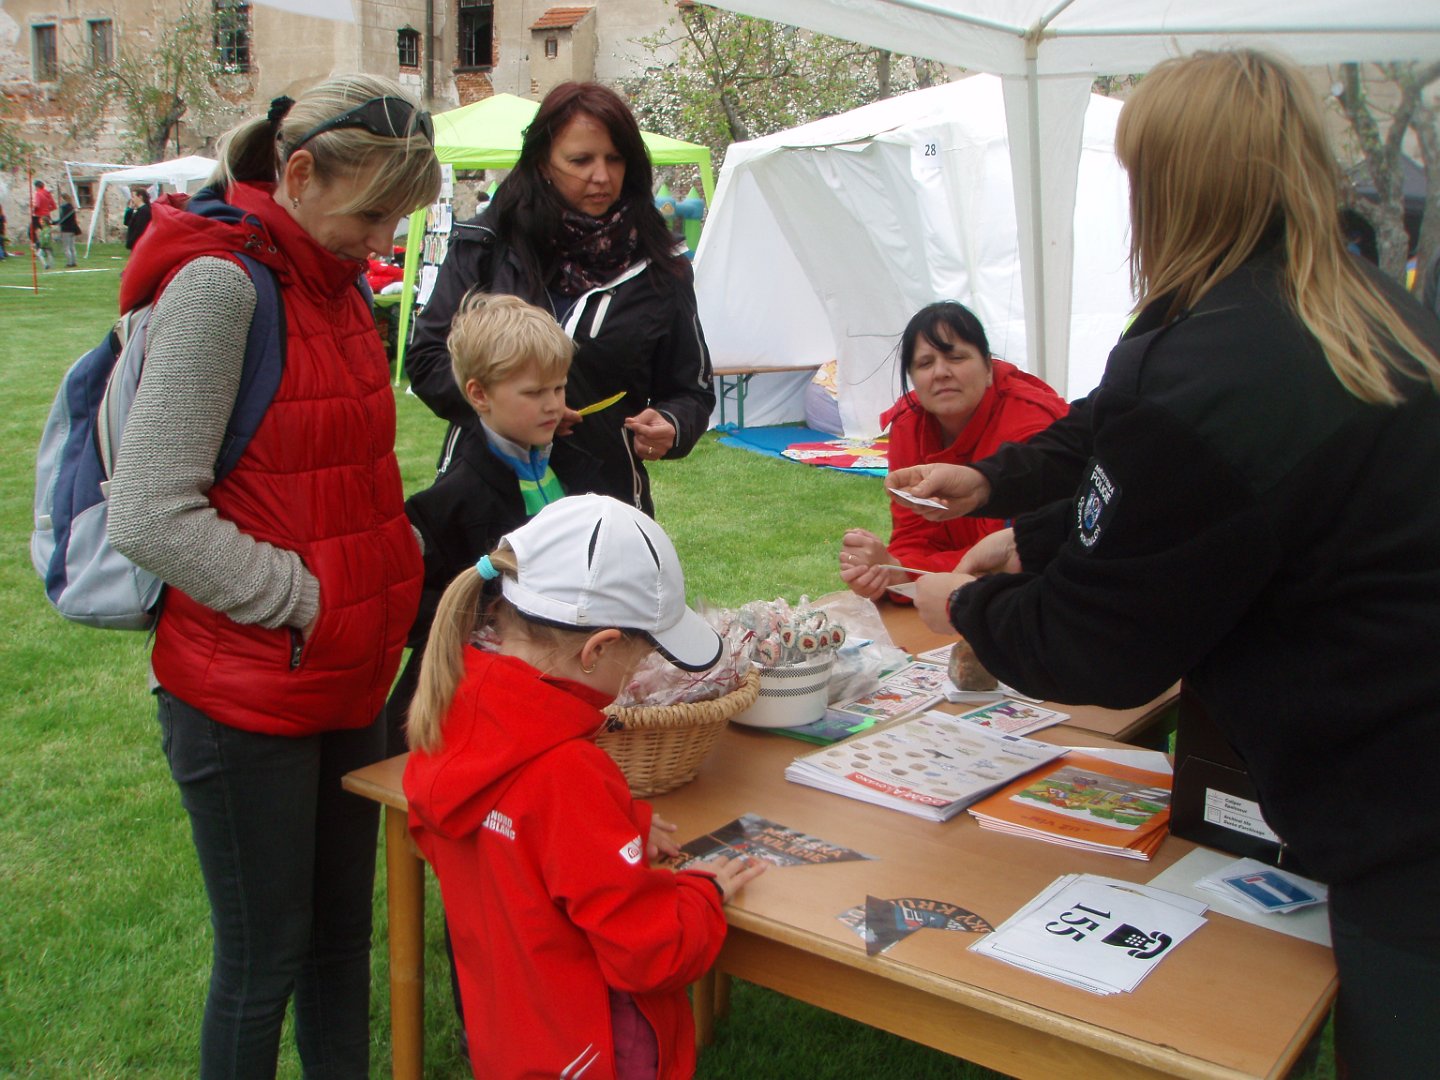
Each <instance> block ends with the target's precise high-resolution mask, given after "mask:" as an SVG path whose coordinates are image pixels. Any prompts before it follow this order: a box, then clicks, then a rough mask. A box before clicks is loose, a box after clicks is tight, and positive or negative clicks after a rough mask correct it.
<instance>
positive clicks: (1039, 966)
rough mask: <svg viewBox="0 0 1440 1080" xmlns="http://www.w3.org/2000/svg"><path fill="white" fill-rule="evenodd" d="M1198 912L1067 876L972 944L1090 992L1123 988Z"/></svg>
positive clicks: (1106, 882) (1152, 893)
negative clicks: (990, 932) (993, 930)
mask: <svg viewBox="0 0 1440 1080" xmlns="http://www.w3.org/2000/svg"><path fill="white" fill-rule="evenodd" d="M1204 914H1205V905H1204V904H1202V903H1200V902H1199V901H1196V900H1191V899H1189V898H1187V897H1184V896H1177V895H1176V894H1175V893H1167V892H1163V891H1161V890H1160V889H1154V888H1151V887H1149V886H1147V885H1135V884H1132V883H1130V882H1128V881H1117V880H1115V879H1114V878H1106V877H1097V876H1096V875H1094V874H1066V875H1065V876H1064V877H1060V878H1057V879H1056V880H1055V881H1054V882H1053V883H1051V885H1050V886H1049V887H1048V888H1047V889H1045V891H1044V892H1042V893H1041V894H1040V895H1039V896H1037V897H1035V899H1034V900H1031V901H1030V902H1029V903H1028V904H1026V905H1025V906H1024V907H1023V908H1021V909H1020V910H1019V911H1017V912H1016V913H1015V914H1014V915H1012V916H1011V917H1010V918H1008V919H1006V920H1005V921H1004V922H1003V923H1001V924H1000V926H999V927H998V928H997V929H996V931H995V932H994V933H993V934H990V935H988V936H986V937H984V938H981V939H980V940H979V941H977V942H976V943H975V944H974V945H972V946H970V949H971V951H973V952H978V953H983V954H985V955H986V956H993V957H994V958H995V959H997V960H1002V961H1004V962H1005V963H1007V964H1011V965H1013V966H1015V967H1018V968H1024V969H1025V970H1026V971H1033V972H1035V973H1036V974H1037V975H1044V976H1046V977H1047V978H1051V979H1058V980H1059V981H1060V982H1063V983H1066V984H1068V985H1070V986H1074V987H1078V988H1079V989H1081V990H1088V991H1090V993H1092V994H1125V993H1129V992H1131V991H1132V990H1134V989H1135V987H1137V986H1138V985H1139V984H1140V980H1142V979H1143V978H1145V976H1146V975H1148V974H1150V972H1151V971H1153V970H1154V969H1155V966H1156V965H1157V964H1158V963H1160V961H1161V960H1163V959H1164V958H1165V957H1166V956H1168V955H1169V954H1170V952H1171V951H1172V950H1173V949H1174V948H1175V947H1176V946H1177V945H1179V944H1180V942H1182V941H1184V940H1185V939H1186V938H1187V937H1189V936H1190V935H1191V934H1193V933H1194V932H1195V931H1196V930H1198V929H1199V928H1200V927H1202V926H1204V925H1205V918H1204Z"/></svg>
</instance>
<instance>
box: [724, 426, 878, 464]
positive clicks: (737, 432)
mask: <svg viewBox="0 0 1440 1080" xmlns="http://www.w3.org/2000/svg"><path fill="white" fill-rule="evenodd" d="M715 430H717V431H719V432H721V433H722V434H721V436H720V445H721V446H734V447H738V448H739V449H741V450H749V451H751V452H752V453H756V454H764V455H766V456H767V457H773V458H779V459H780V460H781V461H790V460H793V459H791V458H787V457H785V455H784V451H785V448H786V447H788V446H793V445H795V444H796V443H817V442H826V441H827V440H830V439H834V438H836V436H834V435H831V434H830V433H829V432H828V431H816V430H815V429H814V428H812V427H806V426H805V425H804V424H778V425H776V426H774V427H750V428H740V427H736V426H735V425H734V424H726V425H724V426H723V427H717V428H716V429H715ZM802 464H803V463H802ZM822 467H828V466H822ZM841 471H842V472H858V473H865V474H867V475H869V476H884V475H885V470H884V469H843V470H841Z"/></svg>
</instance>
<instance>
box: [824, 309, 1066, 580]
mask: <svg viewBox="0 0 1440 1080" xmlns="http://www.w3.org/2000/svg"><path fill="white" fill-rule="evenodd" d="M900 385H901V388H902V393H901V395H900V400H899V401H897V402H896V403H895V404H894V405H893V406H891V408H890V409H889V410H888V411H887V412H886V413H885V414H884V415H882V416H881V417H880V424H881V426H882V427H888V428H889V429H890V465H891V469H892V471H893V470H894V469H898V468H904V467H905V466H908V465H918V464H920V463H921V462H935V461H942V462H950V463H953V464H964V463H966V462H969V461H974V460H975V459H976V458H982V457H985V456H987V455H989V454H991V453H994V452H995V451H996V450H997V449H999V447H1000V445H1001V444H1002V443H1006V442H1021V441H1023V440H1025V439H1028V438H1030V437H1031V436H1032V435H1034V434H1035V433H1036V432H1038V431H1043V430H1044V429H1045V428H1047V427H1049V426H1050V425H1051V424H1052V423H1053V422H1054V421H1055V419H1056V418H1057V417H1060V416H1064V415H1065V412H1066V409H1067V408H1068V406H1067V405H1066V404H1065V399H1064V398H1062V397H1061V396H1060V395H1059V394H1057V393H1055V391H1054V390H1052V389H1050V387H1049V386H1047V385H1046V384H1045V383H1044V382H1042V381H1041V380H1039V379H1037V378H1036V377H1035V376H1034V375H1030V374H1028V373H1027V372H1024V371H1021V370H1020V369H1019V368H1017V367H1016V366H1015V365H1014V364H1009V363H1006V362H1005V361H1004V360H1000V359H997V358H995V357H992V356H991V355H990V343H989V341H988V340H986V337H985V328H984V327H983V326H981V325H980V320H979V319H978V318H976V317H975V315H974V313H973V312H972V311H971V310H970V309H969V308H967V307H966V306H965V305H964V304H961V303H959V302H957V301H955V300H942V301H940V302H939V303H935V304H928V305H926V306H925V307H923V308H921V309H920V310H919V311H917V312H916V313H915V315H914V317H912V318H911V320H910V322H909V325H907V326H906V327H905V332H904V334H903V335H901V338H900ZM912 386H913V387H914V389H911V387H912ZM890 519H891V526H890V543H889V544H888V545H887V544H886V543H885V542H884V541H883V540H881V539H880V538H879V537H878V536H876V535H875V534H874V533H872V532H870V531H868V530H866V529H850V530H848V531H847V532H846V533H845V538H844V540H843V541H842V542H841V545H840V578H841V580H842V581H844V582H845V584H846V585H848V586H850V589H851V591H852V592H856V593H859V594H860V595H861V596H864V597H866V598H868V599H871V600H874V599H877V598H878V597H880V596H881V595H882V594H883V593H884V592H885V589H886V588H887V587H888V586H891V585H898V584H900V583H901V582H904V581H908V580H909V579H910V575H909V574H905V573H903V572H901V571H899V570H885V569H882V568H881V567H882V565H883V564H887V563H888V564H899V565H901V566H913V567H914V568H916V569H917V570H954V569H955V567H956V566H957V565H958V564H959V562H960V559H961V557H962V556H963V555H964V554H965V553H966V552H967V551H969V550H970V547H971V546H972V545H973V544H974V543H975V542H976V541H977V540H979V539H980V538H981V537H983V536H988V535H989V534H990V533H992V532H995V531H996V530H997V529H1000V528H1002V527H1003V525H1004V523H1003V521H1001V520H1000V519H996V518H978V517H975V518H970V517H966V518H953V519H951V520H948V521H938V522H937V521H927V520H926V519H924V518H922V517H921V516H920V515H919V514H917V513H915V511H914V510H913V509H912V508H911V507H909V506H907V505H905V504H904V503H901V502H899V501H898V500H895V501H892V502H891V503H890Z"/></svg>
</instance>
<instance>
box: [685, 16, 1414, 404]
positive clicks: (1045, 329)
mask: <svg viewBox="0 0 1440 1080" xmlns="http://www.w3.org/2000/svg"><path fill="white" fill-rule="evenodd" d="M708 2H709V3H712V4H714V5H715V6H717V7H722V8H728V9H730V10H733V11H737V12H741V13H743V14H746V15H755V16H759V17H761V18H765V19H773V20H776V21H778V22H784V23H789V24H791V25H796V26H801V27H804V28H806V29H808V30H814V31H818V32H821V33H825V34H832V35H834V36H836V37H842V38H846V39H849V40H851V41H859V42H863V43H865V44H867V45H873V46H876V47H878V48H883V49H889V50H891V51H893V52H897V53H906V54H910V55H914V56H922V57H927V58H930V59H933V60H939V61H941V62H943V63H946V64H956V65H960V66H962V67H965V68H967V69H969V70H971V71H981V72H990V73H993V74H996V75H999V76H1001V79H1002V81H1003V85H1004V101H1005V120H1006V125H1007V127H1008V129H1009V135H1010V157H1011V164H1012V169H1011V175H1012V183H1013V185H1014V191H1015V204H1016V210H1017V218H1018V220H1017V227H1018V230H1019V243H1020V253H1021V261H1022V266H1023V269H1024V290H1025V319H1026V326H1027V341H1028V342H1030V343H1031V344H1030V347H1029V348H1028V356H1029V368H1030V370H1031V371H1033V372H1035V373H1036V374H1038V375H1040V376H1041V377H1042V378H1044V379H1046V380H1047V381H1048V382H1050V383H1051V384H1052V385H1054V386H1055V387H1056V388H1057V389H1060V390H1062V391H1063V392H1065V393H1066V394H1067V396H1070V397H1074V396H1076V394H1077V392H1079V391H1081V390H1083V389H1084V388H1083V387H1082V386H1081V385H1080V384H1079V382H1077V381H1076V380H1073V379H1071V378H1070V377H1069V375H1068V372H1067V367H1068V364H1069V357H1070V345H1069V331H1070V318H1069V311H1068V308H1069V303H1070V294H1071V272H1072V262H1071V257H1072V251H1073V248H1074V246H1075V240H1074V237H1073V236H1072V235H1071V233H1070V230H1069V228H1068V227H1067V226H1068V224H1069V223H1070V222H1071V221H1072V219H1073V216H1074V210H1075V192H1076V183H1077V172H1078V169H1079V162H1080V147H1081V137H1082V131H1083V130H1084V128H1085V126H1086V105H1087V98H1088V93H1089V89H1090V85H1091V82H1092V80H1093V79H1094V77H1095V76H1097V75H1107V74H1130V73H1139V72H1144V71H1147V70H1149V68H1151V67H1152V66H1154V65H1155V64H1156V63H1158V62H1160V61H1161V60H1163V59H1166V58H1167V57H1170V56H1175V55H1178V54H1183V53H1190V52H1193V51H1195V50H1197V49H1208V48H1225V47H1236V46H1251V47H1255V48H1265V49H1272V50H1274V51H1277V52H1280V53H1283V54H1285V55H1287V56H1289V57H1290V58H1292V59H1294V60H1296V61H1298V62H1300V63H1302V64H1326V63H1337V62H1341V61H1348V60H1355V61H1365V60H1410V59H1434V58H1437V57H1440V4H1437V3H1434V2H1427V3H1417V2H1416V0H1367V2H1366V3H1359V2H1357V0H1266V2H1264V3H1256V2H1255V0H1165V2H1164V3H1157V2H1156V0H708ZM876 194H877V196H878V195H880V194H882V193H876ZM708 230H709V226H708V225H707V232H708ZM701 250H702V252H703V250H704V243H703V241H702V245H701ZM786 362H787V361H785V360H784V359H782V358H779V357H767V359H766V363H774V364H779V363H786ZM790 362H798V361H790Z"/></svg>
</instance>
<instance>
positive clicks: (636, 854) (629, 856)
mask: <svg viewBox="0 0 1440 1080" xmlns="http://www.w3.org/2000/svg"><path fill="white" fill-rule="evenodd" d="M644 856H645V845H644V844H643V843H641V842H640V837H638V836H637V837H635V839H634V840H631V841H630V842H629V843H628V844H626V845H625V846H624V847H622V848H621V849H620V857H621V858H622V859H624V860H625V861H626V862H628V863H629V864H630V865H631V866H639V865H640V860H641V859H642V858H644Z"/></svg>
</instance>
